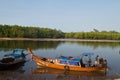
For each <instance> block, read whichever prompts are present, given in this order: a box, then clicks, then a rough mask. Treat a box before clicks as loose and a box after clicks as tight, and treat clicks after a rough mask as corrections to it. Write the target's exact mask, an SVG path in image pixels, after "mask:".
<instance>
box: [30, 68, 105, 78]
mask: <svg viewBox="0 0 120 80" xmlns="http://www.w3.org/2000/svg"><path fill="white" fill-rule="evenodd" d="M32 73H33V74H57V75H68V76H77V75H79V76H105V75H106V74H105V73H103V72H92V73H88V72H81V71H66V70H60V69H53V68H48V67H42V66H38V67H37V68H35V69H34V71H33V72H32Z"/></svg>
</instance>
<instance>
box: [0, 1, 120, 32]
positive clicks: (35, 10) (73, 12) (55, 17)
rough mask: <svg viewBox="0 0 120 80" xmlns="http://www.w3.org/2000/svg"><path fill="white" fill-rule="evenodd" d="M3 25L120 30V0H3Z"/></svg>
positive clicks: (0, 21)
mask: <svg viewBox="0 0 120 80" xmlns="http://www.w3.org/2000/svg"><path fill="white" fill-rule="evenodd" d="M0 24H8V25H15V24H17V25H22V26H36V27H38V26H39V27H47V28H52V29H58V30H62V31H64V32H78V31H92V30H93V29H94V28H95V29H98V30H100V31H101V30H106V31H110V30H115V31H119V32H120V0H0Z"/></svg>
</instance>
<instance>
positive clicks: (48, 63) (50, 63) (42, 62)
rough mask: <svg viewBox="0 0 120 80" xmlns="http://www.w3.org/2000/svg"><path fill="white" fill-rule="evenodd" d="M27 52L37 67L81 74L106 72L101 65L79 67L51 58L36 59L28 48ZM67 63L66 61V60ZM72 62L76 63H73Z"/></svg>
mask: <svg viewBox="0 0 120 80" xmlns="http://www.w3.org/2000/svg"><path fill="white" fill-rule="evenodd" d="M28 52H29V53H30V55H31V57H32V59H33V60H34V61H35V62H36V63H37V65H39V66H43V67H48V68H53V69H60V70H69V71H83V72H96V71H97V72H98V71H105V72H106V69H107V67H106V65H105V66H103V65H102V64H101V65H99V66H90V67H86V66H81V64H79V65H73V64H68V63H60V59H58V62H56V60H57V59H51V58H44V57H40V56H39V57H38V56H36V55H34V54H33V52H32V51H31V49H30V48H28ZM66 61H67V60H66ZM74 62H77V60H76V61H74Z"/></svg>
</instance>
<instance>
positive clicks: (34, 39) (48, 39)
mask: <svg viewBox="0 0 120 80" xmlns="http://www.w3.org/2000/svg"><path fill="white" fill-rule="evenodd" d="M1 40H31V41H81V42H82V41H85V42H120V40H91V39H52V38H0V41H1Z"/></svg>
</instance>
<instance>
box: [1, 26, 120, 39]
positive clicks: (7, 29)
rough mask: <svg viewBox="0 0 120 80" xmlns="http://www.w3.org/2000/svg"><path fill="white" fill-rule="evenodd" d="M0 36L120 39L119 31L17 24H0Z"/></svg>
mask: <svg viewBox="0 0 120 80" xmlns="http://www.w3.org/2000/svg"><path fill="white" fill-rule="evenodd" d="M0 37H1V38H3V37H8V38H73V39H93V40H94V39H95V40H96V39H99V40H100V39H104V40H120V32H116V31H99V30H97V29H93V31H90V32H62V31H61V30H56V29H51V28H40V27H27V26H18V25H0Z"/></svg>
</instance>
